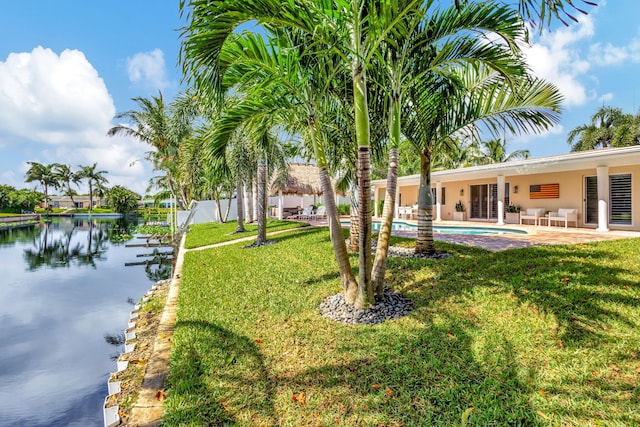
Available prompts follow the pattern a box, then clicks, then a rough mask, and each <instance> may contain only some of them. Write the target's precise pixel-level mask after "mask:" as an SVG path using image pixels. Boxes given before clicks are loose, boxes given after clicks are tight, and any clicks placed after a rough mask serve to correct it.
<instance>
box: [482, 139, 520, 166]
mask: <svg viewBox="0 0 640 427" xmlns="http://www.w3.org/2000/svg"><path fill="white" fill-rule="evenodd" d="M480 146H481V147H482V156H480V157H479V158H477V159H476V160H475V164H478V165H486V164H491V163H504V162H510V161H512V160H521V159H528V158H529V156H530V155H531V153H530V152H529V150H516V151H512V152H511V153H508V152H507V141H506V140H504V139H500V138H493V139H489V140H486V141H480Z"/></svg>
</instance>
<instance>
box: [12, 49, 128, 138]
mask: <svg viewBox="0 0 640 427" xmlns="http://www.w3.org/2000/svg"><path fill="white" fill-rule="evenodd" d="M114 113H115V107H114V105H113V100H112V99H111V96H110V95H109V92H108V91H107V88H106V86H105V84H104V81H103V80H102V79H101V78H100V77H99V76H98V72H97V71H96V70H95V69H94V68H93V66H92V65H91V64H90V63H89V62H88V61H87V59H86V57H85V56H84V54H83V53H82V52H80V51H78V50H65V51H63V52H62V53H61V54H60V55H59V56H58V55H56V54H55V53H54V52H53V51H52V50H51V49H45V48H43V47H37V48H35V49H33V51H31V52H30V53H27V52H25V53H11V54H9V56H8V57H7V60H6V61H5V62H0V129H1V130H0V137H2V136H3V135H12V136H18V137H21V138H25V139H28V140H31V141H37V142H41V143H45V144H75V143H77V141H78V140H82V141H85V142H86V143H91V140H89V139H88V136H89V134H90V133H91V132H93V131H95V129H97V128H101V131H104V132H106V130H107V129H106V127H107V126H108V124H109V122H110V120H111V119H112V118H113V115H114ZM4 145H6V142H5V144H4Z"/></svg>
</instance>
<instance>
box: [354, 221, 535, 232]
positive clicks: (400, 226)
mask: <svg viewBox="0 0 640 427" xmlns="http://www.w3.org/2000/svg"><path fill="white" fill-rule="evenodd" d="M342 225H343V226H344V227H348V226H349V222H348V221H346V222H343V223H342ZM372 228H373V230H374V231H378V230H380V223H379V222H374V223H373V224H372ZM391 230H392V231H418V226H417V225H415V224H409V223H407V222H394V223H393V225H392V226H391ZM433 233H434V234H470V235H500V234H527V232H526V231H523V230H513V229H509V228H497V227H464V226H456V225H434V226H433Z"/></svg>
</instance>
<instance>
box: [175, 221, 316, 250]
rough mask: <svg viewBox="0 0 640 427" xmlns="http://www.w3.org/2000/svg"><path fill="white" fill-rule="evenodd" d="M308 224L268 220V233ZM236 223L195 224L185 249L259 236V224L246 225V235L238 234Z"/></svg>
mask: <svg viewBox="0 0 640 427" xmlns="http://www.w3.org/2000/svg"><path fill="white" fill-rule="evenodd" d="M308 226H309V224H307V223H300V222H296V221H283V220H278V219H269V220H267V233H270V232H272V231H279V230H289V229H292V228H298V227H308ZM236 227H237V224H236V222H227V223H224V224H220V223H217V222H210V223H206V224H194V225H191V226H190V229H191V232H189V233H188V234H187V238H186V240H185V243H184V245H185V247H186V248H188V249H191V248H197V247H200V246H207V245H213V244H215V243H222V242H228V241H231V240H236V239H241V238H243V237H248V236H255V235H257V234H258V224H257V223H256V224H245V226H244V228H245V230H246V231H245V232H244V233H236V232H235V231H236Z"/></svg>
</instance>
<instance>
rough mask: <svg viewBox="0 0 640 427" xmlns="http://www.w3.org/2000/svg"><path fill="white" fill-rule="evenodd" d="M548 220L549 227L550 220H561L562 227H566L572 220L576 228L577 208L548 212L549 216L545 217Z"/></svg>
mask: <svg viewBox="0 0 640 427" xmlns="http://www.w3.org/2000/svg"><path fill="white" fill-rule="evenodd" d="M547 221H548V222H549V227H551V222H552V221H556V222H562V221H564V228H567V226H568V225H569V223H570V222H574V223H575V224H576V228H578V209H562V208H561V209H558V212H549V217H548V219H547Z"/></svg>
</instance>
